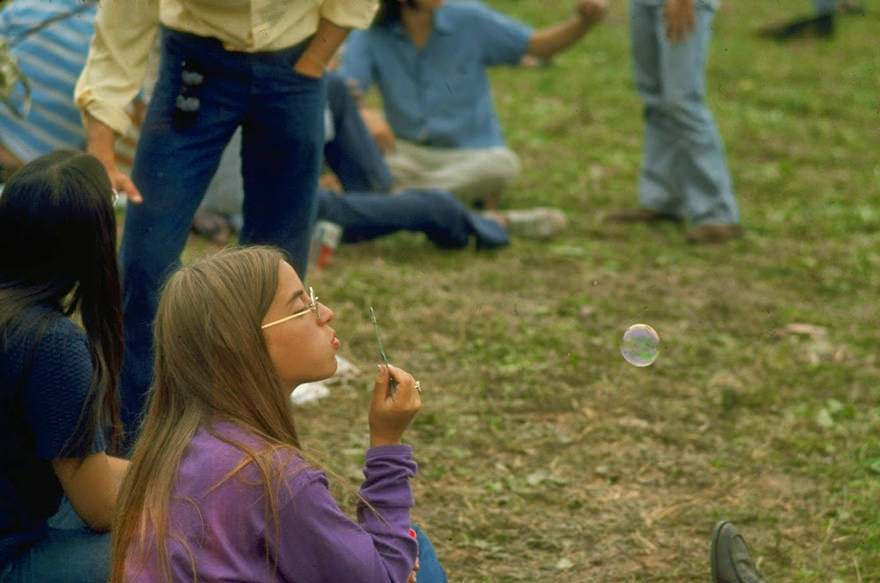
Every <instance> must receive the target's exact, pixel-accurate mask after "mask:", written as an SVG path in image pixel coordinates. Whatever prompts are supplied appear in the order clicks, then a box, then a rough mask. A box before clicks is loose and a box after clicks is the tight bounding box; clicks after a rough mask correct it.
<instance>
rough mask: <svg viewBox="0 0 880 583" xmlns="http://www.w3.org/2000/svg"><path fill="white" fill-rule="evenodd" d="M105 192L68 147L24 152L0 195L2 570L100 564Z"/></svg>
mask: <svg viewBox="0 0 880 583" xmlns="http://www.w3.org/2000/svg"><path fill="white" fill-rule="evenodd" d="M113 198H114V193H113V189H112V187H111V186H110V179H109V178H108V176H107V172H106V171H105V170H104V167H103V166H102V165H101V163H100V162H99V161H98V160H97V159H96V158H94V157H92V156H90V155H88V154H84V153H77V152H68V151H59V152H54V153H52V154H47V155H45V156H42V157H40V158H37V159H36V160H34V161H33V162H31V163H29V164H27V165H25V166H24V167H23V168H22V169H21V170H19V171H18V172H16V173H15V174H14V175H13V176H12V179H11V180H10V181H9V182H8V183H7V184H6V188H5V190H4V192H3V194H2V196H0V582H2V583H10V582H13V581H15V582H18V581H53V582H59V583H65V582H87V581H96V582H97V581H105V580H106V578H107V576H108V573H109V570H108V568H109V543H110V541H109V534H108V533H107V532H106V531H107V530H109V528H110V525H111V523H112V520H113V514H114V509H115V505H116V496H117V492H118V490H119V485H120V483H121V481H122V478H123V476H124V474H125V472H126V470H127V468H128V462H127V461H125V460H122V459H119V458H115V457H112V456H110V455H107V453H106V449H107V441H108V439H107V436H109V437H110V440H109V441H112V439H113V437H114V435H118V433H116V432H118V430H119V429H120V424H119V414H118V408H117V405H116V401H117V391H116V380H117V376H118V374H119V367H120V364H121V361H122V316H121V306H120V303H121V300H120V290H119V274H118V270H117V260H116V224H115V216H114V213H113ZM73 316H75V317H76V319H77V321H78V322H81V326H80V324H78V323H75V322H74V320H72V319H71V317H73ZM62 495H63V496H62ZM62 500H64V503H63V504H62ZM59 508H62V510H66V514H67V517H66V519H64V520H63V521H62V522H63V523H60V522H59V521H60V520H61V518H60V517H58V519H57V520H56V521H53V520H50V518H52V517H53V515H56V513H58V511H59ZM58 514H59V515H63V514H64V513H58Z"/></svg>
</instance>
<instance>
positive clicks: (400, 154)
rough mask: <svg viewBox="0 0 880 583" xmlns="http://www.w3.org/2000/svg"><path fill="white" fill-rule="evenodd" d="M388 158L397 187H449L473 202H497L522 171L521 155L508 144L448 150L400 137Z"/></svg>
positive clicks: (409, 188)
mask: <svg viewBox="0 0 880 583" xmlns="http://www.w3.org/2000/svg"><path fill="white" fill-rule="evenodd" d="M385 161H386V162H387V163H388V167H389V168H390V169H391V174H392V175H393V176H394V186H395V190H398V191H400V190H419V189H437V190H448V191H450V192H452V193H453V194H454V195H456V196H457V197H458V198H459V199H460V200H461V201H462V202H464V203H465V204H471V205H472V204H474V203H478V202H479V203H482V202H487V201H489V200H492V201H495V202H497V199H498V194H499V193H500V192H501V191H502V190H504V189H505V188H506V187H507V185H508V184H510V182H511V181H512V180H513V179H514V178H516V176H517V175H518V174H519V171H520V165H519V158H517V156H516V154H514V153H513V151H512V150H510V149H509V148H506V147H504V146H500V147H497V148H485V149H472V148H469V149H452V148H450V149H446V148H432V147H429V146H421V145H419V144H414V143H412V142H405V141H403V140H398V141H397V148H396V149H395V151H394V152H391V153H389V154H388V155H387V156H386V157H385Z"/></svg>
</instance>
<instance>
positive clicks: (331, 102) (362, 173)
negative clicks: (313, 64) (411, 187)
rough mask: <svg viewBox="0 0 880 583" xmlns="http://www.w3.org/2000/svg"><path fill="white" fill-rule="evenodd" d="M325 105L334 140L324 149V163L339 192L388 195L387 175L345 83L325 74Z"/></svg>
mask: <svg viewBox="0 0 880 583" xmlns="http://www.w3.org/2000/svg"><path fill="white" fill-rule="evenodd" d="M327 105H328V107H329V108H330V115H331V118H332V119H333V127H334V131H335V133H334V137H333V138H332V139H331V140H329V141H328V142H327V143H326V144H325V145H324V159H325V160H326V162H327V165H328V166H329V167H330V169H331V170H333V173H334V174H336V177H337V178H339V182H340V183H342V188H343V190H346V191H352V192H390V191H391V186H392V179H391V171H390V170H389V169H388V165H387V164H385V159H384V158H383V157H382V152H381V151H380V150H379V146H378V145H377V144H376V141H375V140H374V139H373V136H372V135H370V132H369V130H368V129H367V126H366V125H364V120H363V119H362V118H361V113H360V111H359V110H358V106H357V102H356V101H355V100H354V97H353V96H352V94H351V90H350V89H349V88H348V86H347V85H346V84H345V79H344V78H343V77H341V76H340V75H337V74H335V73H327Z"/></svg>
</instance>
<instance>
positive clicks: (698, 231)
mask: <svg viewBox="0 0 880 583" xmlns="http://www.w3.org/2000/svg"><path fill="white" fill-rule="evenodd" d="M739 237H742V228H741V227H740V226H739V225H712V224H705V225H699V226H697V227H694V229H693V230H692V231H691V232H690V233H688V234H687V235H686V236H685V239H686V240H687V242H688V243H723V242H724V241H728V240H730V239H737V238H739Z"/></svg>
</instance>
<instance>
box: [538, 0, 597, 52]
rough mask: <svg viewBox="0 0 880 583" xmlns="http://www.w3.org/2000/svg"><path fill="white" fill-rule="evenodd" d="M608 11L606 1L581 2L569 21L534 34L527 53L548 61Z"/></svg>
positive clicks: (583, 0)
mask: <svg viewBox="0 0 880 583" xmlns="http://www.w3.org/2000/svg"><path fill="white" fill-rule="evenodd" d="M606 9H607V2H606V0H579V1H578V3H577V4H576V5H575V9H574V14H573V15H572V16H571V17H570V18H569V19H568V20H565V21H563V22H560V23H558V24H554V25H552V26H548V27H547V28H542V29H540V30H536V31H535V32H533V33H532V38H531V39H529V46H528V48H527V49H526V53H527V54H529V55H532V56H535V57H540V58H542V59H548V58H550V57H552V56H553V55H555V54H556V53H559V52H561V51H564V50H565V49H567V48H568V47H570V46H571V45H573V44H574V43H576V42H577V41H578V40H579V39H580V38H581V37H582V36H584V34H586V32H587V31H588V30H590V29H591V28H593V26H594V25H596V24H597V23H598V22H599V21H600V20H602V18H603V17H604V16H605V11H606Z"/></svg>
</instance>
